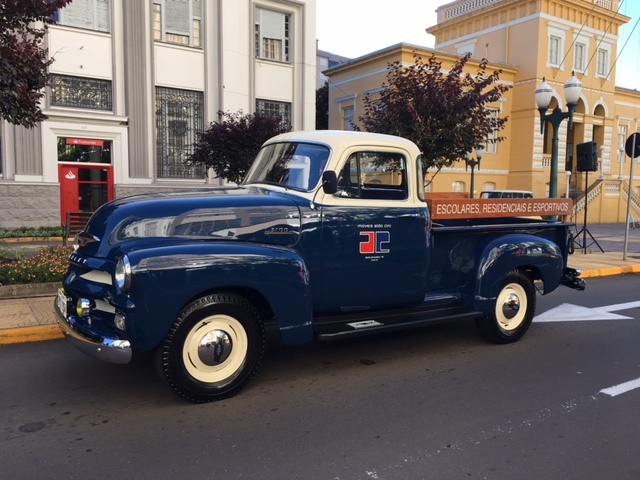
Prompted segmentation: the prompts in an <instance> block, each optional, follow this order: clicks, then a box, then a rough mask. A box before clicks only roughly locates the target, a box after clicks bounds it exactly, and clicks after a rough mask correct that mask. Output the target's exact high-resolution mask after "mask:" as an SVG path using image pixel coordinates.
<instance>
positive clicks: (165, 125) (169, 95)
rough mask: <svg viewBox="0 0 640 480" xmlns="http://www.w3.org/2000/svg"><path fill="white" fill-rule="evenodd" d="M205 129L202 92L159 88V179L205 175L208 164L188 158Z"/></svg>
mask: <svg viewBox="0 0 640 480" xmlns="http://www.w3.org/2000/svg"><path fill="white" fill-rule="evenodd" d="M202 131H204V95H203V93H202V92H192V91H189V90H176V89H173V88H163V87H156V132H157V133H156V135H157V138H156V160H157V167H158V172H157V175H158V178H203V177H204V174H205V167H204V166H203V165H193V164H190V163H188V161H187V159H188V158H189V156H190V155H191V154H192V153H193V148H194V144H195V143H196V142H197V140H198V138H197V136H198V133H200V132H202Z"/></svg>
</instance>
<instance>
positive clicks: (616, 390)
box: [600, 378, 640, 397]
mask: <svg viewBox="0 0 640 480" xmlns="http://www.w3.org/2000/svg"><path fill="white" fill-rule="evenodd" d="M636 388H640V378H636V379H635V380H629V381H628V382H624V383H621V384H620V385H615V386H613V387H609V388H603V389H602V390H600V393H604V394H605V395H609V396H610V397H615V396H616V395H620V394H622V393H627V392H629V391H631V390H635V389H636Z"/></svg>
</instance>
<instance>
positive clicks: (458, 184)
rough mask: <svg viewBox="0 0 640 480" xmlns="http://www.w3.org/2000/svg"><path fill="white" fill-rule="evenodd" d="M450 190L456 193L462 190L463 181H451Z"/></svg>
mask: <svg viewBox="0 0 640 480" xmlns="http://www.w3.org/2000/svg"><path fill="white" fill-rule="evenodd" d="M451 191H452V192H458V193H461V192H464V182H453V184H452V185H451Z"/></svg>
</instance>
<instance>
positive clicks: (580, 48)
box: [573, 43, 587, 73]
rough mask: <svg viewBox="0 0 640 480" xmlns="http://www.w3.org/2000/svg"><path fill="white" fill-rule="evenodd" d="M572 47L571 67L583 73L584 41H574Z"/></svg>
mask: <svg viewBox="0 0 640 480" xmlns="http://www.w3.org/2000/svg"><path fill="white" fill-rule="evenodd" d="M574 49H575V50H574V54H573V68H574V69H575V70H576V71H578V72H581V73H584V69H585V67H586V60H585V59H586V52H587V47H586V45H585V44H584V43H576V44H575V47H574Z"/></svg>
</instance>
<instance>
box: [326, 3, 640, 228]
mask: <svg viewBox="0 0 640 480" xmlns="http://www.w3.org/2000/svg"><path fill="white" fill-rule="evenodd" d="M618 3H619V2H618V1H616V0H457V1H454V2H451V3H448V4H446V5H444V6H442V7H440V8H439V9H438V10H437V15H438V20H437V22H438V23H437V24H436V25H434V26H432V27H429V28H428V29H427V32H428V33H430V34H432V35H434V36H435V48H434V49H428V48H426V47H420V46H416V45H409V44H398V45H394V46H390V47H388V48H386V49H383V50H380V51H377V52H373V53H371V54H368V55H365V56H362V57H359V58H356V59H354V60H351V61H349V62H347V63H344V64H341V65H339V66H337V67H334V68H331V69H329V70H327V71H325V72H324V73H325V74H326V75H327V76H328V77H329V80H330V88H329V128H335V129H350V128H352V125H353V124H356V125H358V124H359V120H358V118H359V117H360V116H362V115H363V113H364V97H365V95H366V94H369V95H372V96H373V97H374V98H375V95H376V93H377V92H379V91H380V89H381V88H382V84H383V83H384V82H385V80H386V74H387V66H388V65H389V64H390V63H392V62H395V61H400V62H402V63H403V64H405V65H407V64H410V63H412V62H413V53H414V52H417V53H418V54H420V55H421V56H422V57H423V58H424V59H427V58H429V57H430V56H431V55H432V54H435V55H436V56H437V57H438V59H439V60H440V61H442V64H443V67H442V68H443V71H446V70H447V68H448V66H449V65H451V63H452V62H454V61H455V60H457V59H458V58H460V57H461V56H462V55H464V54H466V53H468V52H470V53H471V54H472V58H473V60H472V61H470V62H469V63H468V64H467V67H468V71H469V72H472V73H474V72H475V71H476V67H477V65H478V63H479V61H480V59H481V58H487V59H488V60H489V67H488V71H489V72H491V71H493V70H502V73H501V74H500V81H501V82H504V83H506V84H508V85H511V86H512V87H513V88H512V89H511V90H510V91H509V92H508V93H507V94H506V95H505V96H504V98H503V99H502V100H501V101H500V102H498V103H497V104H496V105H491V106H490V107H491V108H493V109H495V110H496V111H497V112H498V114H499V115H500V116H507V117H509V121H508V122H507V126H506V128H505V129H504V130H503V131H501V132H500V135H501V136H504V137H506V139H505V141H503V142H500V143H498V144H493V145H492V144H491V143H488V144H487V146H486V148H485V151H484V154H483V156H482V160H481V163H480V166H479V169H477V170H475V175H474V177H475V178H474V180H475V181H474V183H475V188H474V190H475V196H478V195H479V193H480V191H481V190H491V189H496V190H504V189H509V190H530V191H532V192H533V194H534V197H547V196H549V188H550V181H551V179H552V177H553V174H552V171H551V164H552V146H553V142H552V138H553V132H554V127H553V126H552V124H551V123H550V122H548V121H547V122H545V124H546V128H545V133H544V134H542V133H541V128H540V127H541V125H540V122H541V120H540V113H539V111H538V107H537V105H536V98H535V92H536V89H538V87H539V86H540V84H541V83H542V82H543V79H544V80H546V82H547V84H548V85H549V86H550V87H551V89H552V90H553V92H552V99H551V103H550V105H549V109H548V110H547V112H546V114H547V116H551V114H552V112H553V110H554V108H555V107H559V109H560V110H561V112H562V113H563V114H564V113H566V112H568V107H567V103H566V100H565V96H564V91H563V90H564V88H563V87H564V84H565V83H566V82H567V81H568V80H569V78H570V77H571V76H572V72H574V73H575V76H576V77H577V78H578V79H579V80H580V82H581V83H582V91H581V94H580V97H579V99H578V102H577V105H576V107H575V114H574V116H573V128H572V129H569V122H568V120H567V119H565V120H564V121H562V120H558V119H557V118H556V119H555V123H556V124H557V125H558V131H557V137H558V152H559V154H558V158H557V170H556V174H555V182H556V189H557V195H558V196H565V195H570V196H571V197H573V198H574V199H575V200H576V206H575V212H576V217H575V218H576V220H580V221H581V220H582V216H583V214H582V213H580V212H583V209H584V207H585V199H587V201H588V209H587V211H588V221H590V222H621V221H625V220H626V210H627V199H628V195H629V192H630V188H629V187H630V180H631V179H630V173H631V172H630V171H631V161H630V159H629V157H628V156H626V155H624V151H623V149H624V144H625V141H626V140H627V138H628V137H629V135H630V134H631V133H634V132H636V131H638V130H640V92H638V91H636V90H628V89H623V88H619V87H616V86H615V59H616V56H617V52H618V36H619V30H620V27H621V26H622V25H624V24H625V23H627V22H629V20H630V18H629V17H626V16H624V15H621V14H619V13H617V9H618ZM443 114H446V112H443ZM564 116H565V117H566V116H567V115H564ZM592 141H595V142H596V146H597V148H596V149H595V151H596V152H597V170H595V171H593V170H591V171H589V172H583V171H579V170H581V169H583V168H584V166H583V165H584V164H583V165H582V166H581V165H578V161H577V146H578V145H579V144H582V143H586V142H592ZM621 160H624V163H623V162H621ZM594 163H595V162H594ZM567 171H568V172H570V174H568V173H566V172H567ZM470 172H471V171H470V170H467V169H465V162H464V161H459V162H457V163H455V164H454V165H453V166H452V167H451V168H448V169H443V170H442V171H441V172H440V173H438V174H437V175H436V176H435V177H434V178H433V182H432V183H431V185H430V187H431V188H430V189H431V191H434V192H447V191H466V192H468V191H469V188H470V183H471V178H470V177H471V175H470ZM633 176H634V178H633V181H632V182H631V197H632V198H631V200H632V201H631V211H630V214H631V216H632V217H634V219H635V220H636V221H640V164H639V163H638V162H637V161H636V164H635V171H634V172H633ZM586 182H588V183H586ZM585 187H586V191H587V194H586V195H585Z"/></svg>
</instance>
